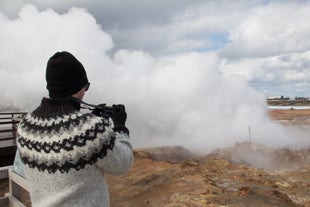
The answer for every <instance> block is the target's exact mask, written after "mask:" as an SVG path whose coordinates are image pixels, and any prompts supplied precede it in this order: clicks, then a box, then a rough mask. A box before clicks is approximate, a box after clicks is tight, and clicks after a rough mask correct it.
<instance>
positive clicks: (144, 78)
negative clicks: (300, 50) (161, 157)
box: [0, 5, 304, 151]
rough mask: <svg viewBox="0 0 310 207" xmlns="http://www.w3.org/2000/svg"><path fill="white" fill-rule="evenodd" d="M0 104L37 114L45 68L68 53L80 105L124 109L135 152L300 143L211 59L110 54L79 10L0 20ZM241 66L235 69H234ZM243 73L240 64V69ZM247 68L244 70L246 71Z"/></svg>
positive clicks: (28, 12)
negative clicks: (81, 76)
mask: <svg viewBox="0 0 310 207" xmlns="http://www.w3.org/2000/svg"><path fill="white" fill-rule="evenodd" d="M0 26H1V28H4V29H2V30H1V32H0V44H1V46H2V47H1V49H0V53H1V55H0V57H1V61H0V73H1V76H0V77H1V82H0V87H1V88H8V87H7V86H8V85H12V84H14V87H10V88H9V89H8V90H6V91H3V93H1V95H0V98H1V100H5V101H7V102H8V103H13V104H15V105H18V106H21V107H23V108H26V109H33V108H34V107H36V106H37V105H38V104H39V102H40V99H41V97H42V96H44V95H46V94H47V91H46V89H45V80H44V79H45V76H44V73H45V65H46V62H47V60H48V58H49V57H50V56H51V55H52V54H53V53H54V52H56V51H61V50H68V51H70V52H72V53H73V54H74V55H75V56H76V57H77V58H78V59H79V60H80V61H81V62H82V63H83V65H84V66H85V68H86V69H87V72H88V76H89V79H90V81H91V83H92V84H91V90H90V91H89V92H87V95H86V97H85V100H86V101H89V102H91V103H95V104H97V103H98V104H99V103H102V102H106V103H108V104H113V103H124V104H125V105H126V107H127V110H128V126H129V128H130V130H131V136H132V140H133V143H134V145H135V147H141V146H147V145H148V146H149V145H170V144H173V145H176V144H177V145H183V146H185V147H190V148H196V149H199V150H201V151H208V150H210V149H213V148H214V147H222V146H227V145H231V144H234V143H235V142H236V141H244V140H247V139H248V134H247V133H248V126H249V125H250V126H251V127H252V130H253V139H254V140H255V141H257V142H267V143H271V141H270V140H271V137H272V138H273V139H272V142H273V144H277V145H280V144H281V145H288V144H292V143H296V144H301V143H304V140H302V139H303V137H302V135H301V136H300V139H298V138H296V137H294V139H293V138H292V137H290V136H288V134H289V133H287V132H286V131H285V129H283V128H282V127H280V126H278V125H276V124H274V123H272V122H271V121H270V120H269V119H268V117H267V114H266V103H265V96H264V95H263V94H261V93H259V92H257V91H255V90H254V89H252V88H251V87H249V85H248V83H247V81H246V79H245V78H244V77H242V76H240V75H239V76H231V77H226V78H223V77H222V75H221V73H220V72H219V67H220V66H221V64H222V62H221V58H220V57H219V56H218V55H217V54H216V53H214V52H208V53H195V52H193V53H183V54H179V55H170V56H161V57H154V56H152V55H150V54H148V53H145V52H143V51H137V50H127V49H123V50H117V51H116V52H115V53H112V54H110V50H111V49H112V47H113V42H112V39H111V36H110V35H109V34H108V33H106V32H105V31H104V30H103V29H102V28H101V27H100V26H99V25H98V24H97V23H96V21H95V19H94V17H93V16H92V15H90V14H89V13H88V12H87V11H86V10H84V9H77V8H73V9H71V10H70V11H68V12H67V13H64V14H58V13H56V12H54V11H53V10H44V11H41V12H39V11H38V10H37V8H36V7H34V6H31V5H28V6H25V7H23V9H22V10H21V11H20V13H19V17H18V18H16V19H12V20H9V19H7V18H6V17H1V19H0ZM241 65H242V64H241ZM245 65H246V64H245ZM248 65H249V66H250V65H251V63H248Z"/></svg>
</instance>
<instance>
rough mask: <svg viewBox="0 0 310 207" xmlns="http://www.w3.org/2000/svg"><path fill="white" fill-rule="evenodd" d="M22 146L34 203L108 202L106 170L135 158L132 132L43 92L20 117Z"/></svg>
mask: <svg viewBox="0 0 310 207" xmlns="http://www.w3.org/2000/svg"><path fill="white" fill-rule="evenodd" d="M17 147H18V150H19V153H20V157H21V160H22V162H23V165H24V171H25V176H26V179H27V181H28V183H29V187H30V196H31V201H32V206H33V207H52V206H53V207H56V206H57V207H61V206H66V207H67V206H77V207H78V206H83V207H87V206H91V207H95V206H98V207H99V206H102V207H103V206H104V207H106V206H109V193H108V188H107V184H106V181H105V179H104V174H105V173H110V174H114V175H121V174H124V173H126V172H127V171H128V170H129V169H130V167H131V165H132V163H133V153H132V146H131V144H130V142H129V137H128V134H127V133H120V132H115V131H114V130H113V121H112V119H106V118H102V117H98V116H95V115H93V114H92V113H86V112H82V111H80V110H79V104H77V103H75V102H72V101H70V100H66V99H47V98H43V99H42V102H41V105H40V106H39V107H38V108H37V109H36V110H34V111H33V112H32V113H29V114H28V115H27V116H26V117H25V118H24V119H23V120H22V121H21V122H20V124H19V127H18V137H17Z"/></svg>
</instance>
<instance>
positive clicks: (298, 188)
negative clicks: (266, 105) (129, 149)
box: [108, 110, 310, 207]
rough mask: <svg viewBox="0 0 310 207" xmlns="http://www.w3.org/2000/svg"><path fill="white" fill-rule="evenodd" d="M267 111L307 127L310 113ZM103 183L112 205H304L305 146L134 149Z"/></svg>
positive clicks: (309, 180)
mask: <svg viewBox="0 0 310 207" xmlns="http://www.w3.org/2000/svg"><path fill="white" fill-rule="evenodd" d="M269 113H270V116H271V117H272V119H274V120H275V121H277V122H280V123H281V124H285V125H293V126H298V127H300V126H303V127H309V124H310V122H309V120H310V110H302V111H301V110H273V111H269ZM253 160H256V162H253ZM108 182H109V185H110V191H111V202H112V205H111V206H112V207H131V206H150V207H151V206H152V207H160V206H162V207H185V206H187V207H199V206H201V207H203V206H206V207H207V206H210V207H211V206H212V207H220V206H221V207H226V206H227V207H243V206H244V207H249V206H255V207H260V206H261V207H279V206H280V207H294V206H296V207H310V148H309V146H305V148H303V149H298V150H291V149H288V148H285V149H271V148H268V147H266V146H262V145H256V144H254V143H237V144H236V145H235V146H232V147H229V148H225V149H217V150H214V151H213V152H212V153H210V154H209V155H207V156H203V157H199V156H197V155H195V154H193V153H191V152H190V151H188V150H186V149H184V148H182V147H162V148H148V149H139V150H136V151H135V163H134V166H133V168H132V169H131V170H130V172H129V173H128V174H126V175H125V176H121V177H114V176H109V177H108Z"/></svg>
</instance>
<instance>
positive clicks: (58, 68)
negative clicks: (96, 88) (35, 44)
mask: <svg viewBox="0 0 310 207" xmlns="http://www.w3.org/2000/svg"><path fill="white" fill-rule="evenodd" d="M46 82H47V85H46V88H47V89H48V91H49V96H50V97H51V98H65V97H68V96H72V95H77V94H78V93H81V90H82V91H83V92H82V93H83V94H78V96H79V97H78V98H80V96H82V98H83V95H84V92H85V86H87V85H89V82H88V79H87V74H86V71H85V69H84V67H83V65H82V64H81V63H80V62H79V61H78V60H77V59H76V58H75V57H74V56H73V55H72V54H70V53H69V52H65V51H64V52H57V53H55V54H54V55H53V56H52V57H51V58H50V59H49V60H48V62H47V66H46Z"/></svg>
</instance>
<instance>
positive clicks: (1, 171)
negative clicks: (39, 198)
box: [0, 112, 31, 207]
mask: <svg viewBox="0 0 310 207" xmlns="http://www.w3.org/2000/svg"><path fill="white" fill-rule="evenodd" d="M25 114H26V113H25V112H5V113H3V112H0V178H1V179H9V192H8V193H6V194H5V195H4V196H3V197H1V198H0V206H9V207H30V206H31V201H30V196H29V192H28V185H27V181H26V179H25V178H24V177H22V176H21V175H19V174H18V173H16V172H14V170H13V169H12V168H14V166H13V167H12V165H13V162H14V158H15V154H16V142H15V140H16V132H17V126H18V123H19V122H20V120H21V118H22V117H23V116H24V115H25Z"/></svg>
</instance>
